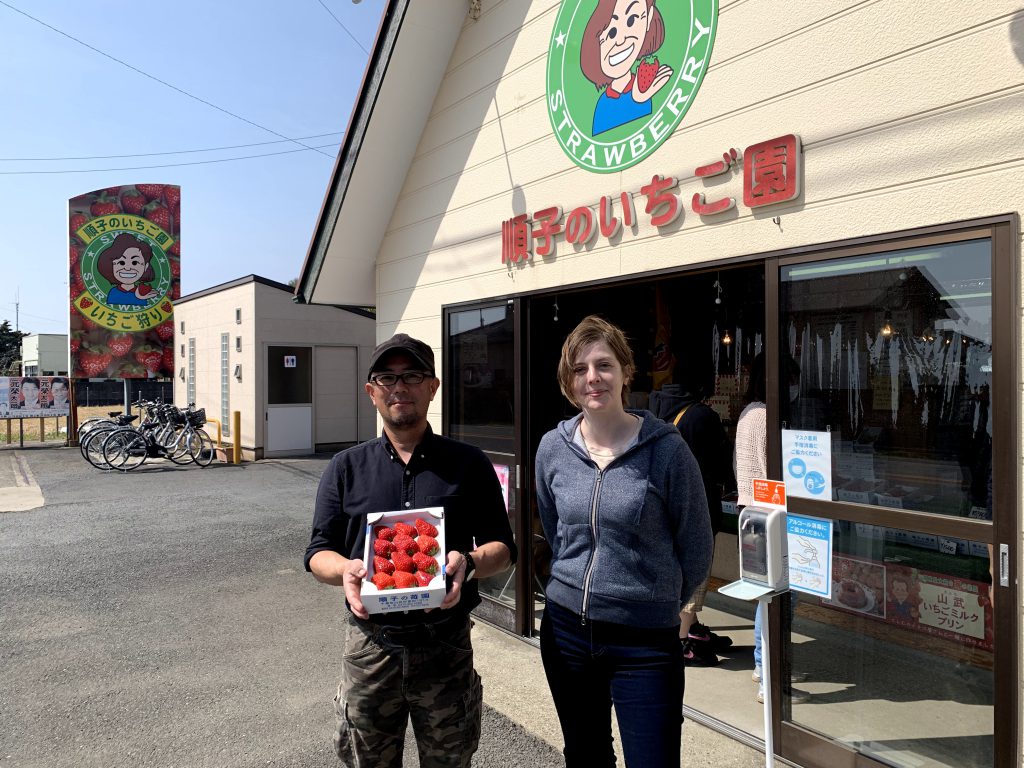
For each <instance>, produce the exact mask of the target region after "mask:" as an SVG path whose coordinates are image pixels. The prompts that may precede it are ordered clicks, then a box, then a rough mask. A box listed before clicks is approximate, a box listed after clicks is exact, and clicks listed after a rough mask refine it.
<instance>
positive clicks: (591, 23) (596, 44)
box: [547, 0, 718, 173]
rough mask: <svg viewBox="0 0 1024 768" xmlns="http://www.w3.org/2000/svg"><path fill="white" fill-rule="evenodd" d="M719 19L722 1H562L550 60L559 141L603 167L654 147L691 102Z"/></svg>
mask: <svg viewBox="0 0 1024 768" xmlns="http://www.w3.org/2000/svg"><path fill="white" fill-rule="evenodd" d="M717 21H718V0H670V1H669V2H663V3H659V2H656V0H597V1H596V2H595V0H586V1H585V0H563V2H562V4H561V7H560V8H559V9H558V17H557V18H556V19H555V26H554V29H553V30H552V32H551V45H550V46H549V48H548V69H547V107H548V117H549V118H550V119H551V127H552V128H553V129H554V131H555V137H556V138H557V139H558V143H559V145H561V147H562V150H563V151H564V152H565V153H566V154H567V155H568V156H569V157H570V158H572V161H573V162H574V163H576V165H578V166H579V167H580V168H585V169H586V170H588V171H595V172H597V173H610V172H612V171H621V170H622V169H623V168H629V167H630V166H632V165H635V164H636V163H638V162H640V161H641V160H643V159H644V158H645V157H647V156H648V155H650V154H651V153H652V152H654V150H656V149H657V148H658V147H659V146H661V144H662V143H663V142H664V141H665V140H666V139H667V138H668V137H669V136H671V135H672V132H673V131H674V130H675V129H676V126H677V125H679V123H680V121H682V119H683V115H685V114H686V112H687V110H688V109H689V108H690V105H691V104H692V103H693V99H694V97H695V96H696V94H697V90H698V89H699V88H700V84H701V82H702V81H703V80H704V74H705V73H706V72H707V69H708V63H709V62H710V60H711V49H712V47H713V45H714V42H715V29H716V28H717Z"/></svg>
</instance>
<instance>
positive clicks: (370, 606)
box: [361, 507, 447, 613]
mask: <svg viewBox="0 0 1024 768" xmlns="http://www.w3.org/2000/svg"><path fill="white" fill-rule="evenodd" d="M418 517H421V518H423V519H424V520H426V521H427V522H428V523H430V524H432V525H433V526H434V527H435V528H437V537H436V538H437V544H438V552H437V554H436V555H434V560H435V561H436V562H437V575H435V576H434V578H433V580H432V581H431V582H430V584H428V585H427V586H425V587H420V586H415V587H408V588H406V589H385V590H378V589H377V585H376V584H374V583H373V581H372V579H373V574H374V569H373V542H374V539H376V535H375V534H374V528H377V527H378V526H381V525H386V526H388V527H391V526H393V525H394V524H395V523H407V524H408V525H412V524H413V522H414V521H415V520H416V518H418ZM446 551H447V550H446V549H445V544H444V507H423V508H421V509H403V510H401V511H398V512H375V513H373V514H372V515H367V517H366V545H365V548H364V550H363V562H364V563H365V564H366V578H365V579H364V580H363V587H362V590H361V597H362V600H363V607H364V608H366V610H367V612H368V613H394V612H395V611H415V610H420V609H422V608H437V607H438V606H439V605H441V601H443V600H444V596H445V594H446V592H447V589H446V587H445V562H446V556H445V552H446Z"/></svg>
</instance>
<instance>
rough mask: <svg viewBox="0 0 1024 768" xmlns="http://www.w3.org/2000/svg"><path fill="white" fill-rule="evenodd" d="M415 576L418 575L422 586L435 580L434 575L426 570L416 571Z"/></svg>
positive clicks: (417, 577)
mask: <svg viewBox="0 0 1024 768" xmlns="http://www.w3.org/2000/svg"><path fill="white" fill-rule="evenodd" d="M415 576H416V582H417V583H418V584H419V585H420V586H421V587H426V586H429V585H430V582H432V581H433V580H434V577H433V576H432V575H430V574H429V573H426V572H424V571H416V573H415Z"/></svg>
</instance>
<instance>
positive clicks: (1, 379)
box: [0, 376, 70, 419]
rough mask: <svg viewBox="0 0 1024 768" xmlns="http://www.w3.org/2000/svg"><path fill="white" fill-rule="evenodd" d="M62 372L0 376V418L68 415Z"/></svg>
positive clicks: (65, 385) (67, 389)
mask: <svg viewBox="0 0 1024 768" xmlns="http://www.w3.org/2000/svg"><path fill="white" fill-rule="evenodd" d="M69 395H70V387H69V385H68V380H67V377H65V376H0V419H28V418H35V417H50V416H67V415H68V412H69V410H70V406H69V403H68V397H69Z"/></svg>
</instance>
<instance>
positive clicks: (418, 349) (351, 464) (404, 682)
mask: <svg viewBox="0 0 1024 768" xmlns="http://www.w3.org/2000/svg"><path fill="white" fill-rule="evenodd" d="M367 379H368V381H367V383H366V385H365V389H366V394H367V395H369V397H370V400H371V401H373V404H374V406H376V408H377V411H378V412H379V413H380V415H381V418H382V419H383V421H384V434H383V435H381V437H380V438H379V439H376V440H372V441H370V442H367V443H363V444H361V445H357V446H355V447H354V448H349V449H348V450H346V451H342V452H341V453H339V454H338V455H336V456H335V457H334V458H333V459H332V460H331V463H330V464H329V465H328V467H327V469H326V470H325V471H324V474H323V477H322V478H321V480H320V487H319V490H318V491H317V499H316V511H315V514H314V517H313V535H312V539H311V541H310V544H309V547H308V548H307V550H306V569H307V570H309V571H311V572H312V573H313V575H314V576H315V577H316V579H317V580H318V581H322V582H324V583H325V584H333V585H335V586H340V587H343V588H344V591H345V601H346V603H347V605H348V608H349V611H350V612H351V616H350V617H349V627H348V631H347V639H346V643H345V648H344V653H343V672H342V680H341V684H340V685H339V686H338V694H337V696H336V697H335V700H334V701H335V709H336V713H337V718H338V721H337V729H336V732H335V736H334V743H335V750H336V751H337V753H338V757H339V758H341V760H342V762H343V763H344V764H345V765H346V766H352V767H353V768H354V766H359V768H367V767H368V766H380V768H392V767H394V768H400V766H401V765H402V749H403V746H404V741H405V731H406V726H407V722H408V719H409V718H410V717H411V718H412V722H413V727H414V729H415V732H416V739H417V743H418V747H419V757H420V765H421V766H423V768H441V767H442V766H460V767H461V766H469V765H470V760H471V758H472V755H473V753H474V752H475V751H476V748H477V743H478V742H479V738H480V716H481V710H480V704H481V697H482V690H481V687H480V677H479V675H477V673H476V671H475V670H474V669H473V652H472V645H471V644H470V636H469V635H470V626H471V622H470V620H469V612H470V610H472V609H473V608H474V607H476V606H477V605H478V604H479V603H480V596H479V593H478V590H477V580H478V579H480V578H484V577H487V576H492V575H494V574H496V573H500V572H501V571H504V570H505V569H507V568H508V567H509V566H510V565H511V564H512V563H514V562H515V559H516V546H515V544H514V542H513V539H512V529H511V527H510V526H509V522H508V515H507V514H506V512H505V503H504V500H503V497H502V494H501V487H500V486H499V484H498V478H497V475H496V474H495V472H494V467H493V466H492V465H491V462H490V461H489V460H488V459H487V458H486V457H485V456H484V454H483V453H482V452H481V451H479V450H478V449H476V448H473V447H471V446H468V445H465V444H463V443H459V442H456V441H454V440H449V439H447V438H444V437H440V436H438V435H435V434H434V433H433V432H432V431H431V429H430V425H429V424H428V423H427V407H428V405H429V404H430V402H431V400H433V399H434V395H435V394H436V393H437V389H438V387H439V386H440V381H439V380H438V379H437V377H436V376H435V374H434V353H433V351H432V350H431V349H430V347H428V346H427V345H426V344H424V343H423V342H422V341H419V340H417V339H414V338H411V337H409V336H407V335H405V334H402V333H400V334H398V335H396V336H392V337H391V338H390V339H388V340H387V341H385V342H384V343H382V344H381V345H380V346H378V347H377V348H376V349H375V350H374V352H373V355H372V359H371V361H370V370H369V375H368V376H367ZM431 506H442V507H444V526H445V545H446V548H447V550H448V551H447V553H446V570H445V572H446V574H447V575H448V577H449V579H450V587H449V591H448V594H447V595H446V596H445V598H444V601H443V602H442V603H441V606H440V608H438V609H435V610H430V611H424V610H416V611H408V612H406V613H390V614H386V613H385V614H374V615H373V616H371V615H370V614H369V613H368V611H367V610H366V608H365V606H364V605H363V602H362V600H361V599H360V585H361V582H362V579H363V577H364V576H365V575H366V567H365V565H364V563H363V561H362V559H361V558H362V556H363V546H364V540H365V531H366V516H367V514H369V513H372V512H389V511H397V510H402V509H417V508H421V507H431ZM474 543H475V545H474ZM474 546H475V548H474Z"/></svg>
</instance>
